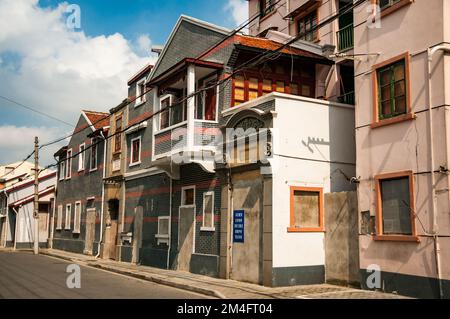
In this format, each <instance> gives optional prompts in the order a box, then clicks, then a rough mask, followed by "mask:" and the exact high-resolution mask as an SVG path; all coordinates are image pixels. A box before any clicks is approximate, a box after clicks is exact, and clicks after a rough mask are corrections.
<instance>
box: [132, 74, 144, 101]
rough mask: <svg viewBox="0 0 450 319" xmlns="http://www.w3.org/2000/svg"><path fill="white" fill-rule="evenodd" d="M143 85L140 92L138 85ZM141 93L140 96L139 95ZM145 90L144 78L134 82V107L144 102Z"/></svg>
mask: <svg viewBox="0 0 450 319" xmlns="http://www.w3.org/2000/svg"><path fill="white" fill-rule="evenodd" d="M142 84H143V85H144V88H143V92H140V90H139V86H140V85H142ZM141 94H143V95H142V96H141V97H139V96H140V95H141ZM145 94H146V91H145V78H142V79H141V80H139V81H138V82H136V100H135V103H134V107H138V106H140V105H142V104H144V103H145V102H146V97H145Z"/></svg>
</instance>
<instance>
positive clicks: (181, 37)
mask: <svg viewBox="0 0 450 319" xmlns="http://www.w3.org/2000/svg"><path fill="white" fill-rule="evenodd" d="M226 36H227V32H225V31H223V32H219V31H216V30H213V29H212V28H208V27H206V26H201V25H199V24H198V23H193V22H191V21H189V20H186V19H183V18H182V19H181V22H180V23H179V26H178V27H177V28H176V29H175V30H174V31H173V33H172V35H171V38H169V42H168V43H167V44H166V46H165V48H164V51H163V53H162V55H161V57H160V58H159V60H158V63H157V64H156V66H155V69H154V70H153V73H152V75H151V77H152V78H155V77H157V76H159V75H161V74H163V73H164V72H165V71H167V70H168V69H169V68H170V67H172V66H173V65H175V64H177V63H178V62H180V61H181V60H183V59H184V58H195V57H197V56H198V55H199V54H201V53H203V52H204V51H206V50H208V49H209V48H211V47H212V46H213V45H214V44H216V43H218V42H219V41H220V40H222V39H224V38H225V37H226Z"/></svg>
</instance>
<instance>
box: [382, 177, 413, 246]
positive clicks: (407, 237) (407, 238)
mask: <svg viewBox="0 0 450 319" xmlns="http://www.w3.org/2000/svg"><path fill="white" fill-rule="evenodd" d="M402 177H403V178H404V177H408V179H409V205H410V210H411V211H410V216H411V232H412V235H391V234H388V235H385V234H383V211H382V203H381V187H380V184H381V181H383V180H389V179H395V178H402ZM374 180H375V221H376V235H374V236H373V239H374V240H378V241H403V242H416V243H418V242H420V238H419V236H417V230H416V217H415V216H414V213H413V212H415V211H416V208H415V196H414V173H413V171H402V172H396V173H387V174H379V175H375V176H374Z"/></svg>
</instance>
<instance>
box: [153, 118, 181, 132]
mask: <svg viewBox="0 0 450 319" xmlns="http://www.w3.org/2000/svg"><path fill="white" fill-rule="evenodd" d="M185 124H187V120H186V121H183V122H180V123H177V124H173V125H171V126H168V127H165V128H161V129H159V130H158V131H156V132H155V133H154V134H153V135H158V134H161V133H165V132H167V131H170V130H173V129H175V128H177V127H180V126H183V125H185Z"/></svg>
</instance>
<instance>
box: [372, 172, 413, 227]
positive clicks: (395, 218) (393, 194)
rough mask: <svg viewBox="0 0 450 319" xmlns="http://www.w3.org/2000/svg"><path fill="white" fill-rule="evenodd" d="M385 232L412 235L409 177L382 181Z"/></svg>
mask: <svg viewBox="0 0 450 319" xmlns="http://www.w3.org/2000/svg"><path fill="white" fill-rule="evenodd" d="M380 191H381V205H382V216H383V234H386V235H388V234H398V235H412V225H411V207H410V190H409V178H408V177H402V178H395V179H387V180H381V181H380Z"/></svg>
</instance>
